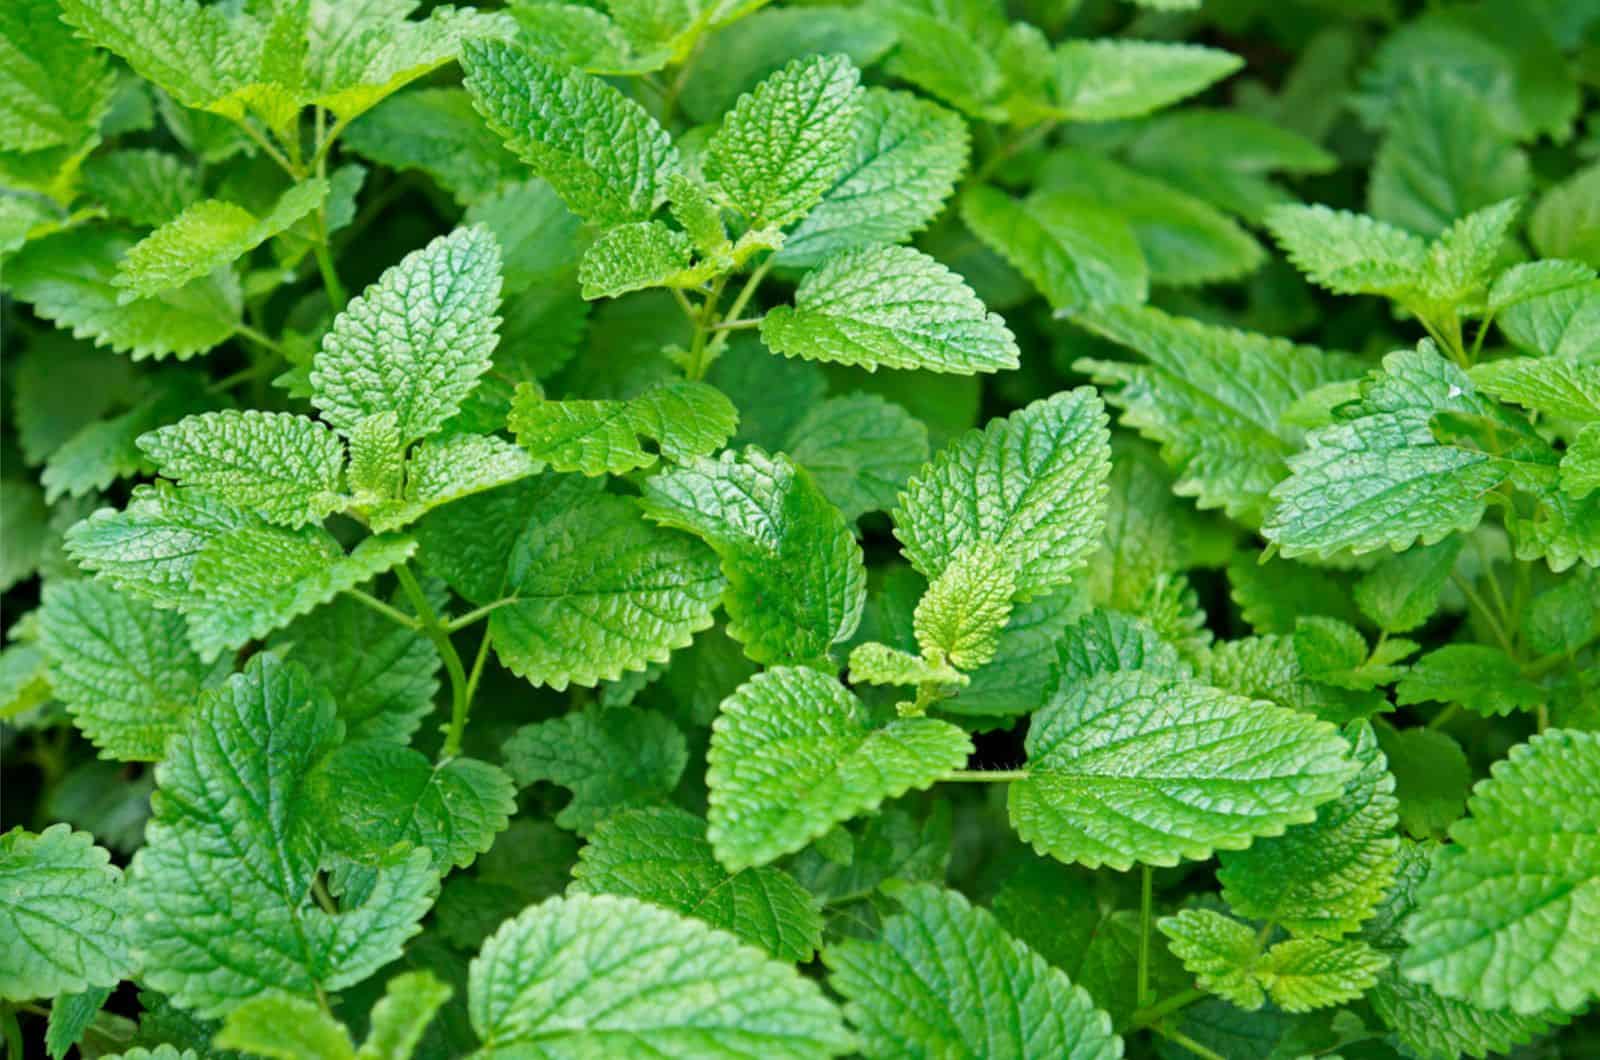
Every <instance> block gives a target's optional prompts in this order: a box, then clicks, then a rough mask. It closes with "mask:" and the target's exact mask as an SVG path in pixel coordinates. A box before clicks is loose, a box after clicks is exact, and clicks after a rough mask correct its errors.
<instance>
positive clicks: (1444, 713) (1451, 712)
mask: <svg viewBox="0 0 1600 1060" xmlns="http://www.w3.org/2000/svg"><path fill="white" fill-rule="evenodd" d="M1460 713H1461V704H1460V703H1451V704H1449V705H1448V706H1446V707H1445V708H1444V709H1443V710H1441V711H1440V712H1439V713H1437V714H1435V715H1434V716H1433V717H1432V718H1431V719H1430V720H1429V721H1428V725H1427V727H1428V728H1430V729H1442V728H1444V727H1445V726H1446V725H1448V724H1450V720H1451V719H1452V718H1454V717H1455V716H1456V715H1457V714H1460Z"/></svg>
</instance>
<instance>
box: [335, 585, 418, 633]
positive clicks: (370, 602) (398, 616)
mask: <svg viewBox="0 0 1600 1060" xmlns="http://www.w3.org/2000/svg"><path fill="white" fill-rule="evenodd" d="M344 594H345V595H346V596H348V597H351V598H352V599H355V600H360V601H361V602H362V603H364V604H366V605H367V606H368V607H370V608H372V609H373V610H374V611H376V612H378V614H380V615H382V616H383V617H384V618H387V619H388V620H389V621H391V622H394V623H397V624H398V625H401V626H404V627H405V628H406V629H417V628H419V627H418V625H417V620H416V619H414V618H412V617H411V616H410V615H408V614H406V613H405V612H404V611H402V610H400V609H399V608H398V607H391V606H389V605H388V604H386V603H384V602H383V601H382V600H380V599H378V598H377V597H376V596H373V595H371V594H370V593H365V592H362V591H361V590H360V589H346V590H345V591H344Z"/></svg>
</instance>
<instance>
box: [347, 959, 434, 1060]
mask: <svg viewBox="0 0 1600 1060" xmlns="http://www.w3.org/2000/svg"><path fill="white" fill-rule="evenodd" d="M454 993H455V991H454V990H452V989H451V988H450V987H449V986H447V985H446V984H444V983H441V982H440V981H439V980H438V979H437V978H435V977H434V975H433V973H432V972H428V971H420V972H402V973H400V974H399V975H397V976H395V977H394V978H392V979H390V980H389V983H388V985H387V986H386V987H385V989H384V992H383V997H382V998H381V999H380V1000H379V1001H378V1003H377V1004H376V1005H374V1006H372V1015H371V1019H370V1021H369V1022H370V1029H369V1030H368V1031H367V1040H366V1041H364V1042H362V1043H361V1048H360V1049H357V1050H356V1060H411V1057H412V1056H414V1055H415V1054H416V1051H417V1046H418V1045H420V1044H421V1042H422V1035H423V1034H424V1032H426V1031H427V1029H428V1024H429V1023H431V1022H433V1017H434V1015H435V1013H437V1012H438V1011H439V1010H440V1009H441V1008H443V1007H444V1005H445V1002H447V1001H449V1000H450V997H451V995H452V994H454Z"/></svg>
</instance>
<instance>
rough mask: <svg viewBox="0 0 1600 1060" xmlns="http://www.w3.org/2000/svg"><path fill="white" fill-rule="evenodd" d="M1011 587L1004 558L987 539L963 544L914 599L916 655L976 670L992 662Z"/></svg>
mask: <svg viewBox="0 0 1600 1060" xmlns="http://www.w3.org/2000/svg"><path fill="white" fill-rule="evenodd" d="M1015 592H1016V571H1015V569H1014V568H1013V567H1012V565H1011V562H1010V560H1008V559H1007V558H1006V557H1005V556H1004V555H1002V554H1001V552H1000V551H999V549H997V548H995V547H994V546H993V545H991V544H989V543H987V542H984V541H977V542H974V543H973V544H971V545H968V546H967V547H966V548H964V549H962V550H961V551H960V552H958V553H956V555H955V557H954V559H952V560H951V562H950V565H949V566H947V567H945V569H944V572H943V573H942V574H940V575H939V577H938V578H936V579H934V581H933V584H931V585H929V586H928V591H927V592H926V593H924V594H923V597H922V599H921V600H920V601H919V602H918V603H917V610H916V614H915V615H914V616H913V621H914V623H915V626H914V628H915V631H916V637H917V644H918V646H920V647H921V648H922V654H923V655H924V656H925V657H927V658H929V659H938V660H944V661H947V662H949V664H950V665H951V666H954V667H955V668H956V669H958V670H976V669H977V668H978V667H980V666H983V665H984V664H985V663H988V662H990V661H992V660H993V659H994V657H995V653H996V652H998V651H999V650H1000V631H1001V630H1002V629H1004V628H1005V625H1006V621H1007V620H1008V619H1010V617H1011V598H1012V596H1013V595H1014V594H1015Z"/></svg>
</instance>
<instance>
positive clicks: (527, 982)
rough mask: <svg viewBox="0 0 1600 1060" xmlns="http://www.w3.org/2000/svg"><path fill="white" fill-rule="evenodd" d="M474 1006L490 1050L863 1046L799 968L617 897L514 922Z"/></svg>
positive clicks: (822, 1058)
mask: <svg viewBox="0 0 1600 1060" xmlns="http://www.w3.org/2000/svg"><path fill="white" fill-rule="evenodd" d="M607 969H610V971H609V972H608V971H607ZM467 1010H468V1012H469V1014H470V1015H471V1018H472V1026H473V1029H474V1030H476V1031H477V1032H478V1036H479V1038H480V1039H482V1041H483V1042H484V1045H485V1046H486V1048H488V1049H490V1050H497V1049H506V1050H512V1051H515V1050H517V1049H518V1047H519V1046H525V1047H528V1048H532V1049H538V1050H541V1051H545V1052H551V1051H554V1054H555V1055H570V1056H582V1055H597V1054H599V1053H604V1052H623V1053H628V1052H634V1051H637V1050H639V1049H654V1050H656V1051H661V1050H669V1051H670V1052H672V1053H676V1054H677V1055H680V1056H686V1057H687V1056H694V1057H701V1058H704V1060H736V1058H740V1057H747V1056H752V1055H760V1056H763V1057H771V1058H773V1060H826V1058H828V1057H832V1056H838V1055H841V1054H843V1053H847V1052H849V1051H850V1049H851V1048H852V1047H853V1045H854V1041H853V1039H852V1038H851V1036H850V1034H849V1033H847V1032H846V1031H845V1029H844V1026H843V1024H842V1023H841V1021H840V1019H839V1013H838V1010H837V1009H835V1008H834V1007H833V1005H832V1003H830V1002H829V1001H828V1000H827V999H826V998H824V997H823V996H822V991H821V989H819V988H818V986H817V985H816V983H814V982H812V981H810V980H807V979H804V978H802V977H801V976H800V974H799V973H798V972H796V971H795V970H794V969H793V968H792V967H790V966H788V965H785V964H781V963H779V962H778V961H776V960H774V959H772V958H771V957H768V956H766V955H765V954H763V953H762V952H761V951H760V950H757V949H755V948H754V947H752V946H747V945H744V944H743V943H741V942H739V940H738V939H736V938H735V937H734V936H732V935H729V934H727V933H726V932H722V931H718V930H716V929H714V928H710V927H707V926H706V925H705V924H702V923H700V922H699V921H697V920H691V919H689V918H687V917H683V916H680V915H679V914H677V913H674V912H671V911H669V910H666V909H662V908H661V907H659V906H655V905H650V904H648V903H646V902H640V901H636V900H635V899H632V898H613V897H611V896H609V895H586V894H581V895H573V896H571V897H567V898H552V899H550V900H549V901H547V902H544V903H542V904H540V905H537V906H534V907H533V908H531V909H528V910H527V911H525V912H524V913H522V915H521V916H519V917H517V918H516V919H515V920H512V921H509V922H507V923H506V924H505V926H503V927H502V928H501V929H500V930H499V931H497V932H496V933H495V934H494V935H493V936H491V937H490V938H489V940H488V941H487V942H485V943H484V944H483V950H482V952H481V953H480V954H479V955H478V957H477V958H476V959H475V960H473V962H472V969H471V974H470V979H469V985H468V997H467Z"/></svg>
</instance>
